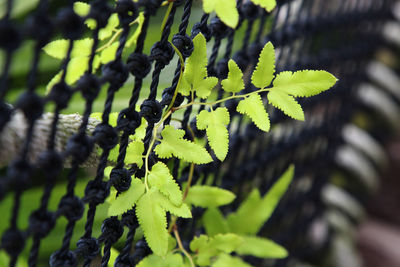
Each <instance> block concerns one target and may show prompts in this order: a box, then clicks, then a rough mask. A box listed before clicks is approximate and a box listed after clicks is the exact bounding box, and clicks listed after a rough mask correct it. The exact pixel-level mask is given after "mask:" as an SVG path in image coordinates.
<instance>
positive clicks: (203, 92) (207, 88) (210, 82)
mask: <svg viewBox="0 0 400 267" xmlns="http://www.w3.org/2000/svg"><path fill="white" fill-rule="evenodd" d="M217 83H218V79H217V78H216V77H207V78H205V79H203V80H201V81H200V82H199V83H197V84H196V85H193V88H194V90H195V92H196V95H197V96H198V97H200V98H207V97H208V96H209V95H210V94H211V91H212V89H213V88H214V87H215V86H216V85H217Z"/></svg>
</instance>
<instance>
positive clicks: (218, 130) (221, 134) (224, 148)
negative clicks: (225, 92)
mask: <svg viewBox="0 0 400 267" xmlns="http://www.w3.org/2000/svg"><path fill="white" fill-rule="evenodd" d="M229 120H230V118H229V112H228V109H227V108H217V109H216V110H215V111H213V110H211V111H207V110H202V111H201V112H200V113H199V114H198V115H197V128H199V129H200V130H205V129H206V132H207V139H208V142H209V144H210V146H211V148H212V149H213V150H214V153H215V155H216V156H217V158H218V159H219V160H220V161H223V160H224V159H225V157H226V155H227V153H228V147H229V132H228V129H226V125H228V124H229Z"/></svg>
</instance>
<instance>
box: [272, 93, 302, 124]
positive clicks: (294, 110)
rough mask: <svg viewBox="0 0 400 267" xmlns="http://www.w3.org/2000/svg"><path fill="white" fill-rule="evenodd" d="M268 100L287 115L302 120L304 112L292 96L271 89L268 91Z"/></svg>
mask: <svg viewBox="0 0 400 267" xmlns="http://www.w3.org/2000/svg"><path fill="white" fill-rule="evenodd" d="M268 102H269V103H270V104H271V105H273V106H274V107H276V108H278V109H280V110H282V111H283V113H285V114H286V115H288V116H289V117H291V118H293V119H296V120H300V121H304V112H303V109H302V108H301V106H300V104H299V103H297V101H296V100H295V99H294V97H293V96H291V95H288V94H287V93H286V92H284V91H281V90H276V89H272V90H271V91H269V93H268Z"/></svg>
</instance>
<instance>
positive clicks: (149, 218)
mask: <svg viewBox="0 0 400 267" xmlns="http://www.w3.org/2000/svg"><path fill="white" fill-rule="evenodd" d="M154 194H157V190H156V189H150V191H149V192H147V193H146V194H144V195H143V196H142V197H141V198H140V199H139V201H138V203H137V207H136V216H137V218H138V221H139V224H140V227H141V228H142V229H143V233H144V237H145V238H146V241H147V244H148V245H149V247H150V248H151V250H152V251H153V253H154V254H156V255H158V256H165V255H166V254H167V249H168V231H167V217H166V212H165V210H164V209H163V208H162V207H161V206H160V205H159V203H158V201H157V198H155V197H154Z"/></svg>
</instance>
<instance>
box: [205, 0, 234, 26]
mask: <svg viewBox="0 0 400 267" xmlns="http://www.w3.org/2000/svg"><path fill="white" fill-rule="evenodd" d="M203 10H204V12H206V13H211V12H213V11H215V13H216V14H217V16H218V17H219V18H220V19H221V21H222V22H223V23H225V24H226V25H227V26H229V27H231V28H236V26H237V25H238V23H239V13H238V11H237V8H236V0H219V1H215V0H203Z"/></svg>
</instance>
